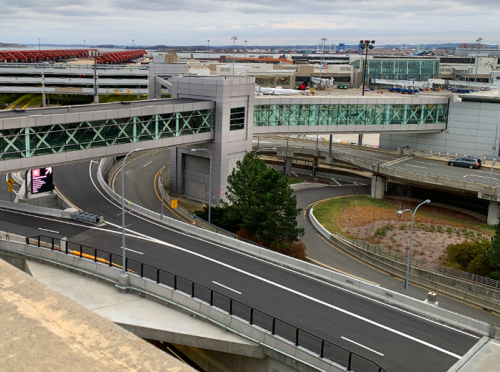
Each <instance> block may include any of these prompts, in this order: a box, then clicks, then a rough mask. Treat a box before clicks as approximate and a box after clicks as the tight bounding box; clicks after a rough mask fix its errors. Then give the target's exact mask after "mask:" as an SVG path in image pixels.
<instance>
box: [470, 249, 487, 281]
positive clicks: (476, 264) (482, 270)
mask: <svg viewBox="0 0 500 372" xmlns="http://www.w3.org/2000/svg"><path fill="white" fill-rule="evenodd" d="M467 271H468V272H469V273H471V274H476V275H481V276H487V275H488V274H489V273H490V272H491V271H492V267H491V265H490V263H489V262H488V260H487V259H486V257H485V255H484V253H480V254H478V255H477V256H476V257H474V259H473V260H472V261H471V262H470V264H469V266H467Z"/></svg>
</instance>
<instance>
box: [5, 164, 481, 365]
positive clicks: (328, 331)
mask: <svg viewBox="0 0 500 372" xmlns="http://www.w3.org/2000/svg"><path fill="white" fill-rule="evenodd" d="M96 171H97V165H96V164H95V163H90V164H89V163H77V164H72V165H66V166H61V167H58V168H56V170H55V175H56V184H57V186H58V189H59V190H60V191H61V192H62V194H63V195H65V197H66V198H68V200H69V201H70V202H71V203H73V204H74V205H75V206H78V207H80V208H82V209H85V210H86V211H89V212H92V213H96V214H101V215H104V216H105V218H106V221H107V222H108V224H107V226H106V227H105V228H97V227H88V226H84V225H81V224H78V223H72V222H71V223H68V222H67V221H56V220H51V219H47V218H40V217H35V216H27V215H23V214H18V213H7V212H1V213H0V218H1V219H2V220H5V219H8V220H9V221H10V222H13V223H19V224H22V225H26V226H30V227H32V228H36V229H38V228H44V229H46V230H52V231H53V234H56V235H57V236H60V235H64V236H67V237H68V240H69V241H76V242H81V243H84V244H86V245H89V246H96V247H98V246H105V247H106V249H112V250H115V251H116V252H119V251H120V246H121V237H120V234H119V228H120V225H119V224H120V221H121V216H120V207H119V206H117V205H115V204H114V203H113V202H111V201H110V200H108V198H107V197H106V196H105V194H104V192H103V190H101V189H100V187H99V186H98V185H97V184H96ZM126 218H127V224H128V227H127V231H128V235H129V237H128V240H127V247H128V248H129V249H131V251H130V256H131V257H132V258H136V259H140V260H141V261H143V262H145V263H149V264H151V265H154V266H156V267H160V268H165V269H167V270H169V271H170V272H173V273H177V274H180V275H182V276H184V277H187V278H189V279H191V280H194V281H196V282H198V283H200V284H202V285H205V286H207V287H209V288H213V289H216V290H218V291H223V293H224V292H226V291H227V293H228V295H229V296H237V298H238V299H241V301H244V302H246V303H247V304H249V305H251V306H254V307H256V308H259V309H261V310H263V311H265V312H268V313H269V314H271V315H273V316H277V317H279V318H281V319H283V320H286V321H288V322H291V323H292V324H294V325H296V326H298V327H301V328H303V329H305V330H307V331H310V332H312V333H314V334H317V335H318V336H320V337H324V338H326V339H329V340H331V341H333V342H336V343H338V344H340V345H342V346H344V347H346V348H348V349H352V350H355V351H356V352H359V353H360V354H361V355H364V356H366V357H368V358H370V359H373V360H375V361H376V362H378V363H379V364H380V365H382V366H383V367H384V368H386V369H387V370H389V371H422V370H425V371H446V370H447V369H448V368H449V367H450V366H451V365H453V364H454V363H455V362H456V360H458V359H459V358H460V357H461V356H462V355H464V354H465V353H466V352H467V351H468V350H469V349H470V348H471V347H472V345H474V344H475V343H476V342H477V340H478V338H477V337H475V336H473V335H470V334H468V333H464V332H458V331H456V330H454V329H452V328H449V327H444V326H441V325H439V324H436V323H433V322H429V321H427V320H425V319H422V318H420V317H415V316H412V315H410V314H407V313H403V312H400V311H399V310H397V309H395V308H392V307H388V306H385V305H383V304H381V303H378V302H375V301H372V300H370V299H368V298H364V297H360V296H358V295H355V294H353V293H350V292H349V291H346V290H344V289H340V288H337V287H336V286H333V285H329V284H326V283H324V282H321V281H317V280H314V279H311V278H309V277H305V276H302V275H299V274H297V273H295V272H291V271H289V270H286V269H283V268H279V267H276V266H274V265H270V264H268V263H267V262H265V261H262V260H258V259H255V258H252V257H248V256H245V255H242V254H240V253H237V252H235V251H233V250H232V249H228V248H226V247H223V246H219V245H216V244H213V243H209V242H207V241H203V240H202V239H199V238H193V237H191V236H189V235H187V234H184V233H182V232H180V231H176V230H173V229H169V228H166V227H162V226H158V224H156V223H154V222H153V221H150V220H148V219H146V218H144V217H140V216H137V215H135V213H132V212H130V213H127V217H126ZM47 234H49V235H50V234H51V233H50V232H47ZM159 241H162V242H164V243H162V244H160V243H159ZM220 284H222V285H223V286H224V287H221V286H220ZM228 288H229V289H228ZM235 291H236V292H235ZM304 314H310V316H304ZM352 341H354V342H356V343H353V342H352ZM359 345H362V346H359ZM367 348H368V349H367ZM374 351H375V352H374Z"/></svg>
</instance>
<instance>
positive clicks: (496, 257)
mask: <svg viewBox="0 0 500 372" xmlns="http://www.w3.org/2000/svg"><path fill="white" fill-rule="evenodd" d="M495 231H496V232H495V236H494V237H493V238H492V239H491V248H490V249H488V250H487V251H486V253H485V256H486V259H487V260H488V262H489V264H490V265H491V267H492V268H493V270H495V271H493V272H492V273H490V277H493V278H495V279H500V224H498V225H496V226H495Z"/></svg>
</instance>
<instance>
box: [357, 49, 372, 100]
mask: <svg viewBox="0 0 500 372" xmlns="http://www.w3.org/2000/svg"><path fill="white" fill-rule="evenodd" d="M359 43H360V44H361V49H364V50H365V63H364V64H363V91H362V92H361V95H362V96H364V95H365V80H366V65H367V64H368V49H373V48H374V46H373V44H375V40H371V41H370V40H360V41H359Z"/></svg>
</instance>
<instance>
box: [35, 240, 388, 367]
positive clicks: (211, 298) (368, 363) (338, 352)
mask: <svg viewBox="0 0 500 372" xmlns="http://www.w3.org/2000/svg"><path fill="white" fill-rule="evenodd" d="M26 244H31V245H36V246H37V247H40V248H45V249H50V250H57V251H61V252H62V253H64V254H70V255H74V256H76V257H79V258H81V259H86V260H91V261H94V262H99V263H101V264H104V265H107V266H109V267H116V268H119V269H123V266H122V265H123V255H122V254H120V253H119V252H120V251H119V250H118V249H117V250H115V252H111V251H107V250H104V249H100V248H93V247H89V246H86V245H83V244H80V243H75V242H70V241H63V240H61V239H58V238H54V237H50V236H46V235H36V236H32V237H26ZM125 270H126V271H127V272H128V273H129V274H130V275H137V276H139V277H141V278H146V279H149V280H151V281H153V282H155V283H157V284H162V285H165V286H167V287H170V288H172V289H174V290H175V291H180V292H183V293H185V294H188V295H190V296H191V297H192V298H197V299H199V300H201V301H203V302H205V303H207V304H209V305H210V306H213V307H217V308H219V309H221V310H223V311H225V312H227V313H228V314H229V315H232V316H235V317H238V318H240V319H243V320H245V321H247V322H248V323H249V324H251V325H254V326H257V327H259V328H261V329H264V330H266V331H268V332H270V333H271V334H272V335H273V336H278V337H280V338H282V339H284V340H287V341H289V342H290V343H291V344H293V345H295V346H296V347H301V348H304V349H307V350H309V351H311V352H313V353H315V354H317V355H318V356H319V357H320V358H322V359H327V360H330V361H332V362H334V363H337V364H340V365H341V366H343V367H345V368H346V369H347V371H356V372H388V371H387V370H386V369H384V368H382V367H381V366H380V365H378V364H377V363H376V362H374V361H372V360H371V359H368V358H366V357H363V356H361V355H359V354H357V353H355V352H353V351H351V350H349V349H347V348H345V347H343V346H340V345H338V344H336V343H335V342H332V341H329V340H326V339H324V338H322V337H320V336H318V335H315V334H314V333H311V332H309V331H306V330H304V329H302V328H299V327H296V326H294V325H292V324H291V323H289V322H286V321H284V320H281V319H279V318H277V317H275V316H273V315H271V314H269V313H266V312H265V311H262V310H259V309H257V308H255V307H253V306H250V305H248V304H246V303H244V302H242V301H239V300H235V299H234V298H231V297H229V296H227V295H225V294H222V293H220V292H217V291H215V290H213V289H211V288H208V287H206V286H204V285H202V284H199V283H196V282H195V281H193V280H191V279H188V278H185V277H183V276H181V275H177V274H175V273H172V272H170V271H167V270H164V269H160V268H158V267H155V266H153V265H150V264H147V263H144V262H141V261H138V260H134V259H131V258H128V257H126V258H125Z"/></svg>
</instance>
